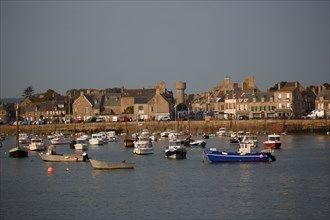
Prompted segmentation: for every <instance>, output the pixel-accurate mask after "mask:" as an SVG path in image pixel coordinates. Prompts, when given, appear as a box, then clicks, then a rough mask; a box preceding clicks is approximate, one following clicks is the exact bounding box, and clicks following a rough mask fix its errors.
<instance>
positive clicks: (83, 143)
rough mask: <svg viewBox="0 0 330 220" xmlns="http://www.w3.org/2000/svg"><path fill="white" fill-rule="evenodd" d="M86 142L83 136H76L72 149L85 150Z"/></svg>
mask: <svg viewBox="0 0 330 220" xmlns="http://www.w3.org/2000/svg"><path fill="white" fill-rule="evenodd" d="M87 148H88V144H87V140H86V139H85V138H81V137H80V138H77V139H76V143H75V144H74V149H76V150H87Z"/></svg>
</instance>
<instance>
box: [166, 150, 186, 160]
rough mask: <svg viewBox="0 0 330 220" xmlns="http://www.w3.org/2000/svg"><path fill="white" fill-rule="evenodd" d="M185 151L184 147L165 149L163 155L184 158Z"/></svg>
mask: <svg viewBox="0 0 330 220" xmlns="http://www.w3.org/2000/svg"><path fill="white" fill-rule="evenodd" d="M186 155H187V151H186V149H177V150H174V151H171V150H167V151H165V157H166V158H169V159H186Z"/></svg>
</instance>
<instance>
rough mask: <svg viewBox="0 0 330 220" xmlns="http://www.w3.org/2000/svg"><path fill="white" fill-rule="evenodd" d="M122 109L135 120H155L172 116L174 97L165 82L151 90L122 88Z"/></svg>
mask: <svg viewBox="0 0 330 220" xmlns="http://www.w3.org/2000/svg"><path fill="white" fill-rule="evenodd" d="M121 108H122V111H123V112H127V113H130V114H132V118H133V119H139V120H155V119H157V117H158V116H161V115H169V116H170V115H171V113H172V112H173V108H174V97H173V94H172V92H170V91H168V90H167V89H166V84H165V82H163V81H162V82H160V83H159V84H158V85H157V86H156V87H155V88H151V89H126V88H124V87H122V92H121ZM128 109H133V111H132V112H129V111H127V110H128Z"/></svg>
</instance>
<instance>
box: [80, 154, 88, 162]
mask: <svg viewBox="0 0 330 220" xmlns="http://www.w3.org/2000/svg"><path fill="white" fill-rule="evenodd" d="M82 156H83V161H84V162H87V161H89V157H88V154H87V153H86V152H84V153H83V154H82Z"/></svg>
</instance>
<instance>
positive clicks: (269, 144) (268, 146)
mask: <svg viewBox="0 0 330 220" xmlns="http://www.w3.org/2000/svg"><path fill="white" fill-rule="evenodd" d="M281 145H282V143H281V142H266V141H265V142H264V146H265V148H266V149H280V148H281Z"/></svg>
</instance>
